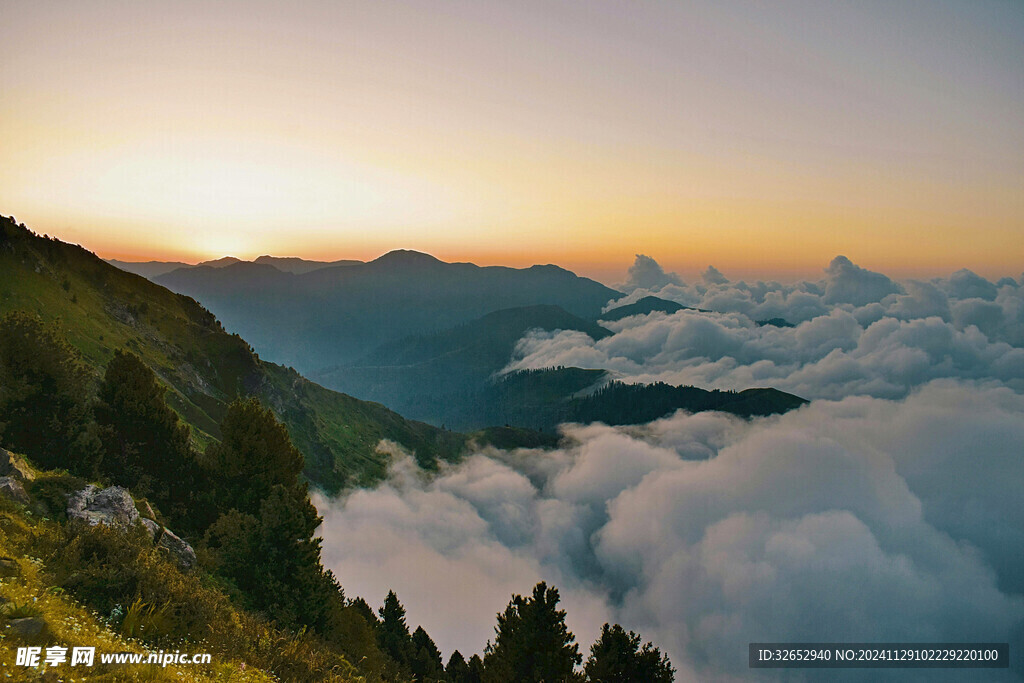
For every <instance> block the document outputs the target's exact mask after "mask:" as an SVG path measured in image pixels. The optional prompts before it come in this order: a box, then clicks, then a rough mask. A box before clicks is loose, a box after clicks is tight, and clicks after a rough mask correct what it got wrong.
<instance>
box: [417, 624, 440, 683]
mask: <svg viewBox="0 0 1024 683" xmlns="http://www.w3.org/2000/svg"><path fill="white" fill-rule="evenodd" d="M410 668H411V669H412V676H413V680H415V681H418V682H419V683H434V682H436V681H443V680H444V664H443V663H442V661H441V651H440V650H438V649H437V645H436V644H434V641H433V639H432V638H431V637H430V636H429V635H428V634H427V632H426V631H425V630H423V627H422V626H417V627H416V630H415V631H413V634H412V660H411V662H410Z"/></svg>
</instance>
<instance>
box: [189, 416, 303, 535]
mask: <svg viewBox="0 0 1024 683" xmlns="http://www.w3.org/2000/svg"><path fill="white" fill-rule="evenodd" d="M220 429H221V440H220V442H219V443H216V444H214V445H212V446H211V447H210V448H208V449H207V453H206V461H207V462H206V464H207V467H209V469H210V470H212V471H213V472H214V474H215V475H216V476H217V477H218V486H219V499H218V501H217V507H218V509H219V510H220V511H221V512H227V511H228V510H231V509H236V510H239V511H241V512H245V513H248V514H252V515H256V514H258V513H259V509H260V505H261V504H262V501H263V500H264V499H265V498H266V497H267V496H268V495H270V491H271V489H272V488H273V487H274V486H275V485H278V484H280V485H282V486H284V487H286V488H297V487H298V482H299V475H300V474H301V473H302V468H303V464H304V462H303V458H302V453H300V452H299V450H298V449H297V448H295V446H294V445H293V444H292V442H291V438H290V437H289V436H288V430H287V429H286V428H285V426H284V425H283V424H281V423H280V422H278V420H277V418H276V417H274V414H273V413H272V412H271V411H270V410H269V409H267V408H264V407H263V406H262V405H261V404H260V402H259V400H257V399H255V398H249V399H238V400H236V401H235V402H233V403H232V404H231V405H230V406H228V410H227V413H226V414H225V415H224V419H223V420H222V421H221V425H220ZM301 497H305V491H303V492H302V493H301Z"/></svg>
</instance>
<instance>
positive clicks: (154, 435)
mask: <svg viewBox="0 0 1024 683" xmlns="http://www.w3.org/2000/svg"><path fill="white" fill-rule="evenodd" d="M165 392H166V390H165V389H164V387H162V386H161V385H160V383H159V382H158V381H157V378H156V375H155V374H154V373H153V371H152V370H150V369H149V368H148V367H147V366H146V364H145V363H143V362H142V359H140V358H139V357H138V356H136V355H135V354H133V353H131V352H127V351H123V350H118V351H115V352H114V357H113V359H111V361H110V363H109V364H108V365H107V370H106V373H105V374H104V376H103V381H102V382H101V383H100V387H99V392H98V397H97V401H96V406H95V408H94V412H95V415H96V422H97V424H98V425H99V436H100V440H101V442H102V443H103V458H102V460H101V462H100V469H101V471H102V472H103V474H104V475H105V476H107V477H109V478H110V479H111V481H113V482H114V483H115V484H120V485H121V486H127V487H129V488H131V489H132V491H133V493H136V495H149V496H151V497H153V498H154V500H155V502H156V503H157V505H158V506H159V507H160V508H161V509H162V510H163V511H164V512H165V513H167V514H169V515H171V516H172V517H173V518H175V519H178V520H183V521H187V517H188V514H187V513H188V511H189V508H190V507H191V506H190V503H191V502H192V500H193V496H192V494H193V492H194V489H195V486H196V481H197V479H198V477H197V476H196V469H197V467H198V463H197V462H196V457H195V454H194V453H193V451H192V448H191V445H190V442H189V428H188V427H187V426H186V425H184V424H182V423H181V422H180V420H179V419H178V416H177V414H176V413H175V412H174V411H173V410H171V408H170V407H169V406H168V405H167V402H166V401H165V400H164V395H165ZM179 528H180V526H179Z"/></svg>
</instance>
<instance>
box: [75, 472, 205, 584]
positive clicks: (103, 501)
mask: <svg viewBox="0 0 1024 683" xmlns="http://www.w3.org/2000/svg"><path fill="white" fill-rule="evenodd" d="M144 509H145V510H146V511H147V512H148V513H149V515H150V516H155V515H153V508H152V507H150V506H149V505H148V504H146V506H145V508H144ZM67 514H68V519H80V520H82V521H84V522H86V523H87V524H89V525H90V526H95V525H97V524H103V525H105V526H112V527H117V528H120V529H128V528H130V527H132V526H134V525H136V524H142V526H143V527H145V529H146V532H147V533H148V534H149V537H150V538H151V539H153V543H154V545H156V546H157V547H158V548H161V549H163V550H164V551H166V552H167V554H168V555H170V557H171V559H173V560H174V561H175V562H177V563H178V566H180V567H181V568H182V569H191V568H192V567H194V566H195V564H196V553H195V550H193V549H192V546H191V545H189V544H188V543H187V542H185V541H184V540H182V539H181V538H179V537H178V536H177V535H176V534H175V533H174V532H172V531H171V530H170V529H168V528H167V527H163V526H160V525H159V524H157V523H156V522H154V521H153V520H152V519H148V518H147V517H141V516H140V515H139V511H138V509H137V508H136V507H135V501H134V500H132V497H131V495H130V494H129V493H128V491H127V489H123V488H121V487H120V486H111V487H110V488H106V489H100V488H99V487H97V486H95V485H93V484H89V485H88V486H86V487H85V488H84V489H82V490H81V491H79V492H77V493H73V494H71V496H69V498H68V509H67Z"/></svg>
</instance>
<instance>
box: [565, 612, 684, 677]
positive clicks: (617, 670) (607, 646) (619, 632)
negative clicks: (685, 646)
mask: <svg viewBox="0 0 1024 683" xmlns="http://www.w3.org/2000/svg"><path fill="white" fill-rule="evenodd" d="M583 670H584V672H585V673H586V675H587V680H588V681H593V683H632V681H649V682H650V683H672V681H673V680H675V670H674V669H673V668H672V664H671V663H670V662H669V660H668V657H667V656H665V655H662V654H661V651H660V650H659V649H658V648H656V647H654V645H652V644H651V643H645V644H644V646H643V647H640V636H639V635H637V634H636V633H634V632H632V631H629V632H628V633H627V632H626V631H625V630H624V629H623V628H622V627H621V626H620V625H618V624H615V626H609V625H608V624H605V625H604V626H603V627H602V628H601V637H600V638H598V640H597V642H596V643H594V644H593V645H592V646H591V647H590V658H589V659H588V660H587V663H586V665H585V666H584V667H583Z"/></svg>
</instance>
